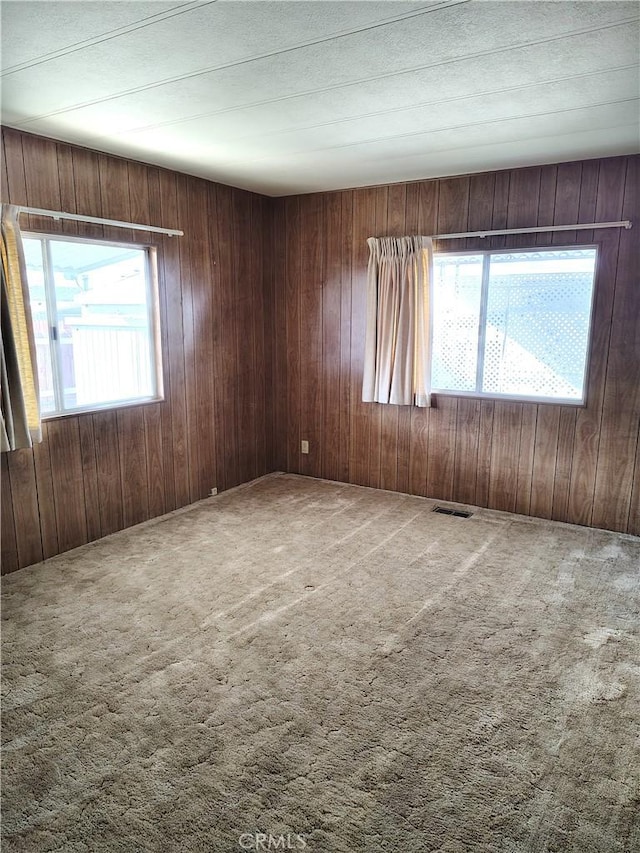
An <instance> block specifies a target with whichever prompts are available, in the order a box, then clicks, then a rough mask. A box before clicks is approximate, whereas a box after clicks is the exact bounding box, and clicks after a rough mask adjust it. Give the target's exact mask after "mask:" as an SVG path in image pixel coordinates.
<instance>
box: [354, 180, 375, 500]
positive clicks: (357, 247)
mask: <svg viewBox="0 0 640 853" xmlns="http://www.w3.org/2000/svg"><path fill="white" fill-rule="evenodd" d="M354 198H357V200H358V203H357V204H356V203H354V208H353V243H352V246H351V252H352V255H351V258H352V267H351V287H352V290H351V424H350V433H351V435H350V443H349V481H350V482H352V483H358V484H359V485H362V486H368V485H369V481H370V472H369V436H370V421H371V409H372V408H375V407H376V404H373V405H371V404H368V403H363V402H362V374H363V367H364V349H363V342H364V334H365V325H366V324H365V318H366V308H367V264H368V258H369V248H368V246H367V238H368V237H375V236H376V234H375V233H374V231H373V230H372V229H374V228H375V222H376V191H375V189H366V190H362V191H359V192H357V193H354Z"/></svg>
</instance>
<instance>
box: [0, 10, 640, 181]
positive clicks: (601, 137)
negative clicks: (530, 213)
mask: <svg viewBox="0 0 640 853" xmlns="http://www.w3.org/2000/svg"><path fill="white" fill-rule="evenodd" d="M1 15H2V117H3V123H4V124H7V125H10V126H12V127H17V128H21V129H24V130H26V131H31V132H33V133H38V134H42V135H45V136H51V137H54V138H56V139H61V140H65V141H68V142H75V143H79V144H81V145H86V146H89V147H91V148H96V149H99V150H101V151H107V152H111V153H115V154H121V155H124V156H128V157H133V158H135V159H139V160H144V161H146V162H148V163H154V164H158V165H161V166H168V167H170V168H173V169H177V170H179V171H182V172H187V173H189V174H193V175H200V176H202V177H205V178H210V179H213V180H219V181H222V182H224V183H228V184H232V185H235V186H239V187H245V188H247V189H251V190H255V191H257V192H262V193H266V194H268V195H285V194H289V193H297V192H311V191H314V190H330V189H338V188H343V187H355V186H364V185H367V184H377V183H388V182H393V181H405V180H414V179H418V178H428V177H437V176H441V175H455V174H461V173H465V172H473V171H481V170H489V169H497V168H502V167H509V166H520V165H530V164H534V163H545V162H556V161H561V160H570V159H579V158H588V157H598V156H604V155H615V154H626V153H630V152H633V151H637V150H638V149H639V147H640V146H639V121H640V120H639V110H638V104H639V94H640V92H639V89H640V76H639V67H638V62H639V54H640V51H639V24H638V19H639V16H640V5H639V4H638V3H637V2H615V0H611V2H584V0H581V2H569V0H560V2H557V0H555V2H539V0H536V2H529V0H519V2H518V0H510V2H493V0H445V2H424V3H405V2H401V0H386V2H367V0H357V1H356V2H341V1H340V0H332V2H325V0H310V1H309V0H308V2H287V0H276V2H270V0H261V2H252V0H213V2H195V3H193V2H192V3H184V2H183V3H180V2H178V0H174V2H134V1H133V0H128V2H122V0H118V2H91V0H89V2H78V0H73V2H66V0H65V1H64V2H63V0H46V2H39V0H33V2H25V0H19V2H17V1H16V0H4V2H2V6H1Z"/></svg>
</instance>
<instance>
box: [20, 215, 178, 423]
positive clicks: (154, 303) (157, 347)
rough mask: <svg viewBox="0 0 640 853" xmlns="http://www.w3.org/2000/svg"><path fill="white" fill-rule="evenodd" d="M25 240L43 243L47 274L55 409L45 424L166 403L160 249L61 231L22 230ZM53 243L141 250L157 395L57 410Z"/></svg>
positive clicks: (59, 388)
mask: <svg viewBox="0 0 640 853" xmlns="http://www.w3.org/2000/svg"><path fill="white" fill-rule="evenodd" d="M21 236H22V238H23V239H25V240H27V239H28V240H38V241H40V242H41V243H42V264H43V273H44V289H45V299H46V304H47V321H48V327H49V345H50V349H51V369H52V373H53V382H54V388H55V398H56V410H55V411H52V412H44V413H43V412H41V413H40V417H41V419H42V420H43V421H46V420H53V419H55V418H64V417H67V416H72V415H78V414H85V413H91V412H104V411H110V410H112V409H124V408H131V407H132V406H140V405H145V404H149V403H157V402H161V401H162V400H164V385H163V375H162V343H161V333H160V296H159V289H158V260H157V249H156V247H155V246H154V245H152V244H149V243H127V242H125V243H121V242H118V241H115V240H103V239H100V238H94V237H77V236H75V235H73V234H64V233H63V232H58V233H54V234H51V233H49V232H44V231H22V232H21ZM51 241H53V242H64V243H86V244H89V245H93V246H113V247H114V248H118V249H138V250H140V251H142V252H144V257H145V278H146V283H147V318H148V324H149V333H150V334H149V357H150V364H151V370H152V376H153V380H154V387H155V392H154V394H152V395H149V396H145V397H132V398H130V399H126V400H116V401H108V402H105V403H90V404H89V405H87V406H74V407H73V408H62V409H59V408H57V407H58V406H59V405H60V404H61V403H63V401H64V391H63V388H62V373H61V354H60V339H59V335H58V330H57V322H58V311H57V305H56V292H55V282H54V279H53V265H52V262H51Z"/></svg>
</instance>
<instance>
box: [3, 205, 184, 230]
mask: <svg viewBox="0 0 640 853" xmlns="http://www.w3.org/2000/svg"><path fill="white" fill-rule="evenodd" d="M18 207H19V209H20V213H30V214H32V215H33V216H48V217H50V218H51V219H73V220H75V221H76V222H92V223H93V224H94V225H111V226H113V227H114V228H130V229H131V230H133V231H153V233H154V234H166V235H167V236H168V237H183V236H184V231H177V230H175V229H174V228H158V227H157V226H155V225H140V224H139V223H137V222H120V220H118V219H101V218H100V217H99V216H81V215H80V214H78V213H62V212H60V211H57V210H42V209H41V208H39V207H23V206H22V205H18Z"/></svg>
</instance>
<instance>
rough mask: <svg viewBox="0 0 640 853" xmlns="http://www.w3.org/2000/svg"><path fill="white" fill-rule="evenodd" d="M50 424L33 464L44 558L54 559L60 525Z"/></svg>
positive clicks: (44, 430)
mask: <svg viewBox="0 0 640 853" xmlns="http://www.w3.org/2000/svg"><path fill="white" fill-rule="evenodd" d="M48 427H49V424H48V423H47V422H46V421H45V423H43V424H42V441H41V442H40V443H39V444H36V445H34V448H33V463H34V466H35V472H36V488H37V491H38V513H39V515H40V537H41V539H42V556H43V558H44V559H45V560H46V559H47V557H53V556H54V554H57V553H59V551H60V545H59V541H58V523H57V519H56V503H55V498H54V492H53V475H52V472H51V453H50V451H49V429H48ZM98 535H99V534H98Z"/></svg>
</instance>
